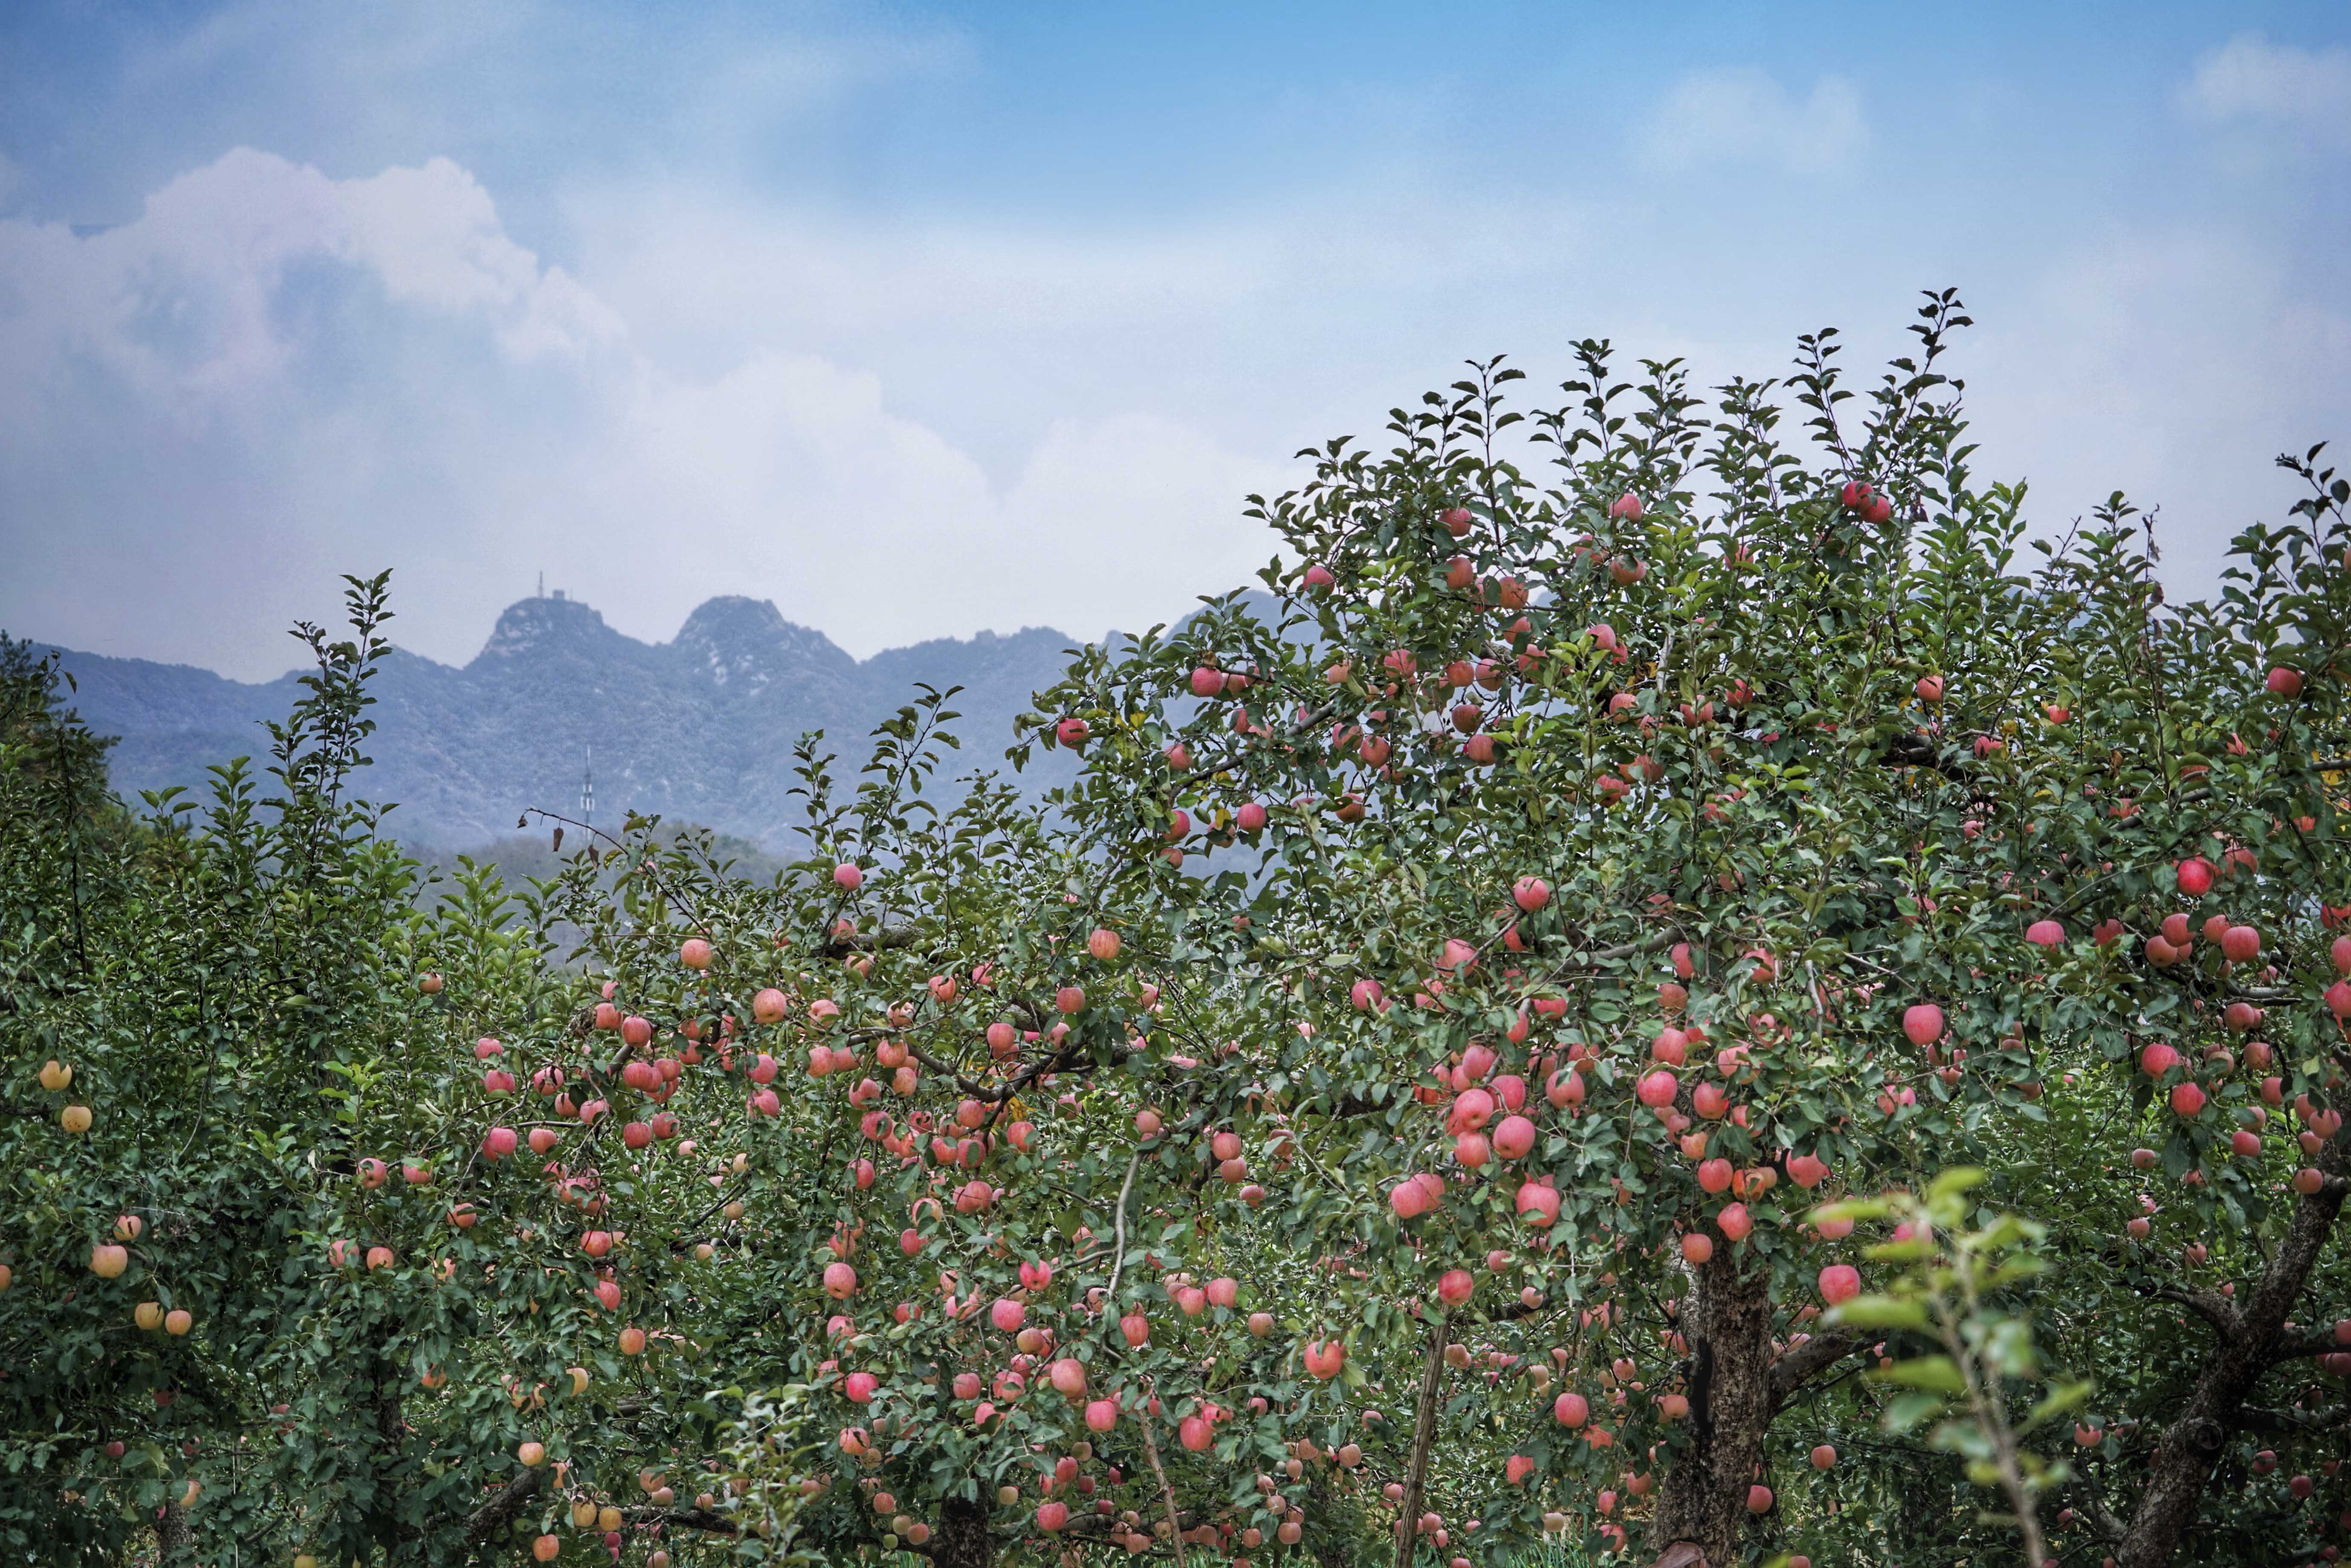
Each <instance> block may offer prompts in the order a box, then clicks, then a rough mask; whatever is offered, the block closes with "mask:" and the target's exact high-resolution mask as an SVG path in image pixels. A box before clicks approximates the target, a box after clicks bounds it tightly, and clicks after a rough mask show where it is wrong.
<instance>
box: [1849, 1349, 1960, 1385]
mask: <svg viewBox="0 0 2351 1568" xmlns="http://www.w3.org/2000/svg"><path fill="white" fill-rule="evenodd" d="M1869 1378H1870V1381H1872V1382H1873V1383H1892V1384H1896V1385H1900V1386H1902V1387H1905V1388H1921V1389H1930V1390H1932V1391H1933V1392H1935V1393H1937V1394H1965V1393H1966V1392H1967V1391H1968V1384H1967V1379H1966V1378H1964V1377H1962V1376H1960V1375H1959V1367H1958V1366H1957V1365H1955V1364H1953V1363H1952V1361H1951V1358H1950V1357H1949V1356H1948V1355H1920V1356H1913V1357H1912V1358H1911V1359H1910V1360H1908V1361H1897V1362H1896V1363H1895V1364H1893V1365H1892V1366H1885V1367H1879V1368H1877V1369H1876V1370H1875V1371H1873V1372H1871V1373H1870V1374H1869Z"/></svg>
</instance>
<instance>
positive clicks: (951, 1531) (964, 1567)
mask: <svg viewBox="0 0 2351 1568" xmlns="http://www.w3.org/2000/svg"><path fill="white" fill-rule="evenodd" d="M931 1562H932V1563H933V1564H934V1568H994V1564H995V1562H996V1538H995V1537H994V1536H992V1535H990V1534H989V1533H988V1532H987V1509H986V1508H985V1507H983V1506H981V1505H980V1504H979V1503H977V1502H975V1501H973V1500H971V1499H969V1498H964V1497H949V1498H948V1499H947V1500H946V1501H945V1502H943V1503H941V1504H940V1505H939V1532H938V1533H937V1534H936V1535H935V1536H933V1537H932V1538H931Z"/></svg>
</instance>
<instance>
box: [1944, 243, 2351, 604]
mask: <svg viewBox="0 0 2351 1568" xmlns="http://www.w3.org/2000/svg"><path fill="white" fill-rule="evenodd" d="M1979 303H1980V302H1979ZM1974 314H1975V316H1976V318H1977V319H1979V320H1982V319H1986V317H1987V312H1986V311H1984V310H1982V309H1980V308H1979V309H1977V310H1976V311H1975V312H1974ZM1985 339H1986V340H1985V341H1984V342H1983V343H1981V344H1979V345H1975V346H1973V347H1972V348H1971V349H1970V350H1969V351H1968V352H1967V353H1966V355H1965V358H1966V360H1967V361H1968V364H1967V366H1966V369H1965V374H1966V375H1967V379H1968V382H1969V390H1970V402H1971V403H1972V404H1973V405H1974V408H1975V413H1976V419H1977V423H1978V427H1979V434H1980V435H1981V436H1982V438H1983V442H1984V447H1983V451H1984V457H1983V458H1980V459H1979V461H1989V462H1991V463H1993V464H1995V465H1997V467H1996V469H1995V470H1994V471H1995V472H1997V473H1998V474H2000V475H2001V476H2023V477H2026V478H2029V479H2030V480H2032V482H2033V485H2032V502H2031V504H2030V506H2029V508H2028V509H2029V512H2030V514H2031V515H2032V516H2033V517H2037V518H2038V519H2039V520H2040V524H2041V526H2042V528H2043V531H2051V532H2053V531H2055V530H2056V529H2057V528H2060V527H2062V525H2063V523H2064V520H2065V519H2066V518H2068V517H2073V516H2080V515H2082V514H2084V513H2086V511H2087V510H2088V508H2089V507H2090V506H2091V505H2093V504H2094V503H2095V502H2096V501H2099V500H2102V499H2104V498H2105V496H2106V495H2107V494H2108V493H2109V492H2111V491H2113V490H2116V489H2120V490H2124V491H2126V493H2127V494H2128V497H2129V498H2130V500H2131V501H2132V502H2133V503H2135V504H2136V505H2137V506H2139V507H2161V514H2160V518H2159V521H2158V528H2157V536H2156V537H2157V543H2158V546H2159V547H2160V548H2161V549H2162V550H2163V555H2164V561H2163V575H2164V579H2165V581H2166V583H2167V586H2168V588H2169V590H2170V591H2171V595H2172V597H2173V598H2174V599H2177V600H2187V599H2190V598H2206V597H2210V595H2211V594H2212V592H2213V591H2214V587H2215V580H2216V578H2217V574H2218V572H2219V570H2220V567H2221V565H2222V562H2223V556H2224V554H2225V552H2226V549H2227V547H2228V543H2229V540H2230V539H2231V538H2233V537H2234V536H2235V535H2236V534H2237V533H2238V532H2239V531H2240V530H2241V529H2242V528H2245V527H2246V526H2247V525H2248V524H2251V523H2252V522H2255V521H2257V520H2267V521H2270V522H2276V521H2279V520H2281V519H2282V517H2283V513H2284V510H2285V507H2286V506H2287V505H2289V504H2291V502H2292V501H2293V500H2294V499H2296V498H2299V497H2298V493H2297V492H2296V491H2295V490H2294V488H2293V482H2292V481H2290V480H2289V479H2287V477H2286V476H2283V475H2281V474H2280V473H2278V471H2277V470H2276V469H2275V468H2274V467H2273V465H2272V459H2273V458H2274V457H2275V456H2276V455H2277V454H2278V453H2279V452H2281V451H2284V450H2288V449H2292V450H2294V451H2297V452H2299V451H2301V450H2302V449H2303V448H2304V447H2305V446H2307V445H2308V444H2310V443H2312V442H2314V441H2321V440H2334V441H2335V442H2337V443H2338V444H2339V443H2340V442H2341V440H2342V439H2343V438H2344V437H2345V436H2346V434H2351V432H2346V430H2344V429H2343V428H2342V426H2341V418H2342V411H2343V410H2345V409H2346V408H2351V368H2346V367H2351V311H2346V309H2345V308H2343V307H2342V306H2341V305H2340V304H2339V303H2330V302H2322V301H2319V300H2316V299H2313V298H2308V297H2306V296H2304V295H2302V294H2300V293H2299V292H2298V291H2297V289H2296V287H2295V283H2294V277H2293V275H2292V273H2291V271H2290V269H2289V268H2288V267H2287V266H2286V265H2285V264H2284V262H2283V260H2282V258H2281V257H2280V256H2278V255H2277V254H2275V252H2274V251H2273V249H2272V248H2270V247H2268V246H2264V245H2263V244H2262V243H2261V241H2260V240H2259V238H2258V237H2256V236H2252V235H2244V234H2241V233H2239V232H2235V231H2232V230H2228V229H2223V228H2212V229H2206V230H2199V231H2186V232H2179V231H2175V232H2161V231H2139V232H2125V233H2118V234H2106V235H2100V236H2098V239H2097V242H2096V243H2095V245H2094V246H2088V245H2085V246H2080V247H2078V248H2075V249H2074V250H2072V251H2070V252H2069V253H2067V254H2064V255H2062V256H2058V257H2056V258H2054V259H2053V264H2052V265H2051V266H2050V267H2048V268H2047V269H2046V270H2045V272H2043V275H2042V276H2041V277H2040V278H2039V279H2038V280H2037V281H2036V282H2035V283H2034V285H2033V287H2032V288H2031V290H2030V291H2029V292H2027V293H2025V294H2023V295H2022V296H2020V297H2018V298H2013V299H2011V300H2008V301H2005V302H2003V303H2002V304H2001V308H2000V310H1999V312H1998V314H1997V315H1994V316H1992V317H1991V321H1990V323H1989V325H1988V327H1987V329H1986V334H1985Z"/></svg>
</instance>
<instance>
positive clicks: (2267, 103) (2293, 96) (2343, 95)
mask: <svg viewBox="0 0 2351 1568" xmlns="http://www.w3.org/2000/svg"><path fill="white" fill-rule="evenodd" d="M2181 97H2182V100H2183V101H2184V102H2185V104H2186V105H2187V107H2188V109H2189V111H2190V112H2191V113H2193V114H2195V115H2197V116H2198V117H2199V118H2200V119H2204V120H2212V121H2215V122H2218V123H2221V124H2227V123H2231V122H2235V121H2244V120H2252V121H2257V122H2263V123H2268V124H2273V125H2284V126H2293V127H2296V128H2298V129H2301V130H2304V131H2309V132H2311V133H2313V134H2314V135H2317V136H2321V137H2324V138H2325V139H2327V140H2329V141H2336V142H2351V48H2346V47H2343V46H2341V45H2337V46H2335V47H2333V48H2328V49H2302V48H2296V47H2294V46H2293V45H2291V44H2273V43H2271V42H2269V41H2268V40H2267V39H2266V38H2264V37H2262V36H2261V35H2260V34H2259V33H2240V34H2239V35H2237V36H2236V37H2233V38H2231V39H2230V40H2229V41H2228V42H2227V43H2226V44H2224V45H2222V46H2221V47H2219V48H2217V49H2214V50H2213V51H2211V52H2210V54H2207V55H2206V56H2205V57H2203V58H2202V59H2200V60H2199V61H2197V62H2196V74H2195V76H2194V77H2193V78H2191V79H2190V80H2189V83H2188V86H2187V87H2186V88H2185V89H2183V91H2182V94H2181Z"/></svg>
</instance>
